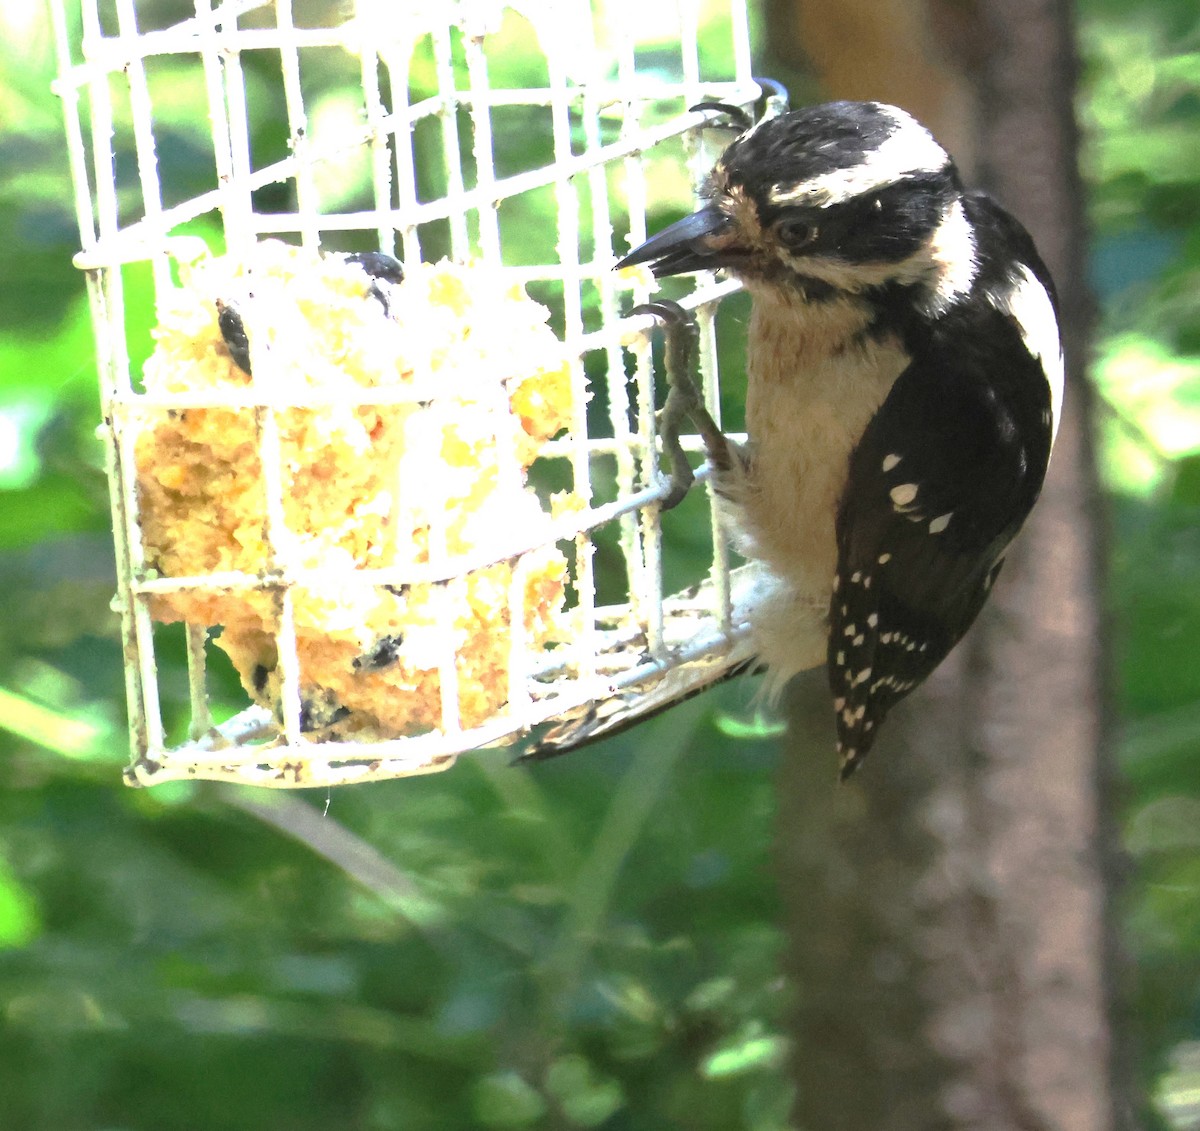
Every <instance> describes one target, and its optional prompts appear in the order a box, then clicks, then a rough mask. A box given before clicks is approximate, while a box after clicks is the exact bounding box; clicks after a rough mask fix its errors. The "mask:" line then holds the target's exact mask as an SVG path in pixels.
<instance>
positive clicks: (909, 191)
mask: <svg viewBox="0 0 1200 1131" xmlns="http://www.w3.org/2000/svg"><path fill="white" fill-rule="evenodd" d="M704 195H705V198H706V199H705V203H704V206H703V207H702V208H701V209H700V210H699V211H698V212H696V213H695V214H694V215H692V216H689V217H686V218H685V219H683V220H681V221H679V222H678V223H676V224H674V225H672V226H671V227H669V228H667V229H666V230H665V231H663V232H660V233H659V234H657V235H656V236H654V237H652V238H651V239H650V240H648V241H647V242H646V243H645V244H643V245H642V246H641V247H640V248H638V249H636V250H635V251H634V252H632V253H631V254H630V255H629V256H627V257H626V259H625V260H624V261H623V263H624V264H636V263H648V264H650V265H651V266H652V268H653V270H654V272H655V274H656V275H660V276H661V275H672V274H679V273H684V272H690V271H697V270H702V269H713V270H718V269H719V270H724V271H727V272H729V273H730V274H732V275H735V276H736V277H737V278H739V279H740V280H741V281H742V283H743V284H744V285H745V287H746V288H747V290H749V292H750V294H751V296H752V299H753V312H752V316H751V324H750V332H749V347H748V358H747V372H748V384H747V404H746V414H747V426H746V427H747V433H748V438H749V442H748V444H747V446H746V448H745V449H744V450H742V451H741V452H740V453H739V458H737V459H735V460H734V461H732V462H733V466H732V468H730V469H729V470H726V471H721V472H718V475H717V477H716V487H717V491H718V493H719V494H720V495H721V496H723V497H724V498H725V499H727V500H728V503H729V509H730V512H731V516H732V520H733V523H734V525H735V527H736V529H737V531H738V539H739V542H740V543H741V545H742V548H743V549H744V551H745V552H746V554H747V556H749V557H751V558H753V559H754V560H756V561H758V562H760V563H761V565H762V576H763V591H762V594H761V600H760V602H759V606H758V611H757V613H756V615H755V618H754V620H755V624H754V628H755V639H756V645H757V648H758V653H759V656H760V658H761V660H762V661H763V662H764V663H765V665H766V666H767V669H768V671H769V673H770V678H771V680H772V681H773V682H774V683H775V684H776V685H781V684H782V683H783V682H786V680H787V679H789V678H790V677H791V676H792V675H793V674H795V673H796V672H798V671H801V670H803V669H805V668H811V667H815V666H818V665H819V664H820V663H822V662H824V663H826V664H827V667H828V672H829V679H830V685H831V688H832V692H833V697H834V707H835V711H836V720H837V730H838V748H839V752H840V755H841V758H842V772H843V775H845V774H848V773H850V772H851V771H853V770H854V768H855V767H856V766H857V765H858V763H859V762H860V761H861V760H862V758H863V757H864V755H865V754H866V753H867V751H868V750H869V749H870V747H871V744H872V742H873V741H874V738H875V736H876V734H877V733H878V730H879V726H880V724H881V723H882V721H883V719H884V717H885V716H886V715H887V713H888V711H889V710H890V709H891V708H892V707H893V706H894V705H895V704H896V703H897V702H898V701H899V700H900V699H901V698H903V697H904V696H905V695H906V694H908V693H909V692H910V691H911V690H912V689H913V688H914V687H916V686H917V685H918V684H919V683H921V681H922V680H924V679H925V678H926V677H927V676H928V675H929V674H930V672H932V671H933V669H934V668H935V667H937V665H938V664H939V663H940V662H941V661H942V659H943V658H944V657H945V656H946V654H947V653H948V652H949V651H950V649H951V648H952V647H953V646H954V645H955V644H956V643H957V642H958V640H959V639H960V638H961V637H962V635H963V634H964V633H965V632H966V630H967V628H968V627H969V626H970V625H971V623H972V621H973V620H974V619H975V617H976V615H977V614H978V612H979V610H980V608H981V607H982V605H983V603H984V601H985V600H986V598H987V594H988V591H989V589H990V587H991V585H992V582H993V581H994V580H995V577H996V574H997V572H998V571H999V569H1000V566H1001V564H1002V562H1003V557H1004V553H1005V550H1006V548H1007V546H1008V545H1009V543H1010V541H1011V540H1012V538H1013V537H1014V535H1015V534H1016V533H1017V531H1018V530H1019V529H1020V527H1021V524H1022V523H1023V522H1024V520H1025V518H1026V517H1027V516H1028V514H1029V512H1030V509H1031V508H1032V507H1033V504H1034V502H1035V500H1036V499H1037V496H1038V493H1039V491H1040V489H1041V486H1042V481H1043V478H1044V476H1045V472H1046V467H1047V463H1048V461H1049V458H1050V449H1051V445H1052V443H1053V438H1054V434H1055V430H1056V428H1057V423H1058V416H1059V410H1060V406H1061V401H1062V391H1063V358H1062V348H1061V344H1060V339H1059V332H1058V317H1057V300H1056V298H1055V293H1054V286H1053V283H1052V282H1051V280H1050V277H1049V274H1048V273H1047V271H1046V268H1045V266H1044V265H1043V263H1042V261H1041V259H1040V258H1039V256H1038V254H1037V251H1036V249H1035V248H1034V245H1033V242H1032V240H1031V239H1030V237H1029V236H1028V234H1027V233H1026V232H1025V230H1024V229H1023V228H1022V227H1021V225H1020V224H1019V223H1018V222H1017V221H1016V220H1015V219H1013V218H1012V217H1011V216H1010V215H1009V214H1008V213H1006V212H1005V211H1004V210H1003V209H1001V208H1000V206H999V205H997V204H996V203H995V202H994V201H992V200H991V199H990V198H988V197H987V196H985V195H983V194H981V193H976V192H967V191H964V189H963V188H962V185H961V183H960V180H959V176H958V173H957V170H956V168H955V166H954V163H953V162H952V161H951V159H950V157H949V156H948V155H947V153H946V152H945V150H944V149H943V148H942V147H941V146H940V145H939V144H938V143H937V142H936V141H935V140H934V138H933V137H932V135H931V134H930V133H929V132H928V131H927V130H926V129H925V128H924V127H923V126H921V125H920V124H919V123H918V122H917V121H916V120H915V119H913V118H912V117H910V116H909V115H908V114H906V113H905V112H904V111H902V110H899V109H897V108H895V107H892V106H886V105H883V104H880V103H856V102H836V103H831V104H828V105H823V106H816V107H811V108H808V109H803V110H797V111H793V112H790V113H785V114H782V115H780V116H778V117H775V118H769V119H765V120H763V121H761V122H759V123H757V124H756V125H753V126H751V127H750V128H749V129H748V130H746V131H745V132H743V133H742V134H741V136H739V137H738V138H737V139H736V140H734V142H733V143H732V144H731V145H730V146H729V147H728V149H726V151H725V153H724V154H723V155H722V157H721V158H720V159H719V161H718V162H717V165H716V167H715V168H714V170H713V172H712V175H711V177H710V178H709V182H708V185H707V188H706V190H705V194H704Z"/></svg>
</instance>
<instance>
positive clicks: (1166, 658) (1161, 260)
mask: <svg viewBox="0 0 1200 1131" xmlns="http://www.w3.org/2000/svg"><path fill="white" fill-rule="evenodd" d="M1083 13H1084V19H1083V28H1082V44H1083V49H1084V57H1085V64H1086V67H1085V73H1086V76H1087V81H1086V83H1085V88H1084V94H1085V97H1084V100H1083V103H1082V107H1083V112H1084V119H1085V124H1086V125H1087V126H1088V127H1089V132H1088V146H1087V150H1086V163H1085V168H1086V171H1087V173H1088V174H1089V181H1090V185H1091V190H1092V216H1093V222H1094V224H1095V230H1096V244H1095V249H1094V256H1093V263H1094V270H1095V281H1096V285H1097V289H1098V291H1099V292H1100V295H1101V298H1102V299H1103V310H1104V318H1103V324H1102V335H1101V338H1100V341H1099V343H1098V351H1097V352H1098V356H1097V362H1096V366H1095V369H1094V372H1095V376H1096V387H1097V389H1098V391H1099V393H1100V395H1101V397H1102V404H1103V406H1104V408H1105V410H1106V411H1105V415H1104V416H1103V417H1102V419H1101V425H1102V428H1101V433H1100V438H1101V456H1102V461H1103V463H1102V466H1103V469H1104V472H1105V475H1106V477H1107V480H1108V483H1109V485H1110V488H1111V495H1112V507H1113V530H1114V534H1115V553H1114V556H1113V560H1112V572H1111V576H1112V595H1111V596H1112V601H1113V604H1114V607H1115V611H1116V614H1117V627H1118V634H1117V640H1118V646H1119V652H1118V656H1117V660H1118V672H1119V679H1120V682H1119V686H1120V691H1121V703H1120V706H1121V709H1122V713H1123V715H1124V718H1125V720H1126V721H1125V726H1124V731H1123V737H1122V740H1121V743H1120V754H1121V763H1122V768H1123V770H1124V772H1125V776H1126V781H1127V783H1128V795H1127V805H1126V821H1127V824H1126V830H1127V845H1128V849H1129V851H1130V853H1131V854H1132V856H1133V859H1134V860H1135V862H1136V865H1137V873H1136V875H1137V879H1136V881H1135V882H1134V883H1133V884H1132V885H1131V888H1130V891H1129V893H1128V896H1127V906H1128V909H1129V918H1128V926H1129V939H1130V941H1131V944H1132V946H1133V948H1134V952H1135V956H1136V960H1137V970H1138V986H1137V988H1138V998H1137V1004H1138V1011H1139V1022H1140V1025H1139V1028H1140V1031H1141V1034H1142V1037H1143V1044H1144V1049H1145V1052H1146V1054H1147V1067H1148V1069H1149V1070H1150V1071H1151V1072H1152V1073H1155V1074H1157V1073H1159V1072H1162V1075H1161V1076H1159V1077H1158V1078H1157V1080H1156V1082H1155V1083H1154V1084H1153V1086H1152V1089H1151V1090H1152V1092H1153V1094H1154V1096H1155V1099H1156V1101H1157V1104H1158V1107H1159V1110H1160V1113H1161V1114H1162V1115H1163V1117H1164V1118H1166V1119H1167V1120H1169V1121H1170V1123H1171V1124H1172V1125H1174V1126H1180V1127H1183V1126H1188V1127H1190V1126H1194V1118H1195V1117H1194V1112H1192V1113H1191V1114H1189V1112H1190V1111H1192V1109H1193V1108H1194V1102H1193V1101H1192V1100H1191V1099H1189V1095H1194V1066H1195V1061H1196V1050H1197V1049H1200V1044H1198V1043H1197V1042H1200V1012H1198V1007H1200V918H1198V917H1197V908H1200V843H1198V841H1197V838H1196V836H1195V834H1194V830H1195V828H1196V823H1195V822H1196V817H1197V815H1198V806H1200V676H1198V675H1197V673H1198V672H1200V663H1198V662H1197V658H1198V656H1200V412H1198V406H1200V307H1197V304H1196V301H1195V295H1196V294H1197V293H1200V227H1198V226H1197V221H1196V200H1197V199H1198V198H1200V158H1198V156H1197V149H1196V146H1195V143H1194V139H1195V130H1196V121H1197V110H1198V109H1200V51H1198V49H1200V20H1198V19H1197V15H1196V10H1195V5H1194V4H1191V3H1185V2H1183V0H1153V2H1151V3H1145V4H1139V5H1125V4H1118V3H1115V2H1110V0H1087V2H1086V3H1085V4H1084V5H1083ZM1164 1070H1165V1071H1164Z"/></svg>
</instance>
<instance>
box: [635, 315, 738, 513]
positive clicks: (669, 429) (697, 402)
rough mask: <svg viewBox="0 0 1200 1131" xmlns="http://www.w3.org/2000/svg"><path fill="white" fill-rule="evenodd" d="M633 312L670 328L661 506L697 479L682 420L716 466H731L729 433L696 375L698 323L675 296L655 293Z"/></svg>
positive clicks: (679, 498)
mask: <svg viewBox="0 0 1200 1131" xmlns="http://www.w3.org/2000/svg"><path fill="white" fill-rule="evenodd" d="M630 314H633V315H637V314H649V315H651V316H653V317H654V318H656V319H657V320H658V322H659V324H660V325H661V326H662V327H663V329H664V330H665V331H666V370H667V386H668V390H667V399H666V402H665V403H664V405H663V408H662V411H661V412H660V413H659V417H658V429H659V435H660V436H661V438H662V446H663V453H664V455H665V456H666V458H667V462H668V464H669V465H670V470H671V482H670V486H669V487H668V489H667V493H666V494H665V495H664V496H663V498H662V500H661V501H660V504H659V505H660V506H661V507H662V509H663V510H670V509H671V508H672V507H676V506H678V505H679V504H680V503H681V502H683V500H684V497H685V496H686V495H687V493H688V490H689V489H690V488H691V486H692V484H693V483H694V482H695V479H696V476H695V472H694V471H693V470H692V465H691V463H690V462H689V461H688V458H687V453H686V452H685V451H684V450H683V444H682V442H681V441H680V429H681V427H682V425H683V422H684V420H686V419H690V420H691V421H692V423H693V424H695V426H696V430H697V431H698V432H699V433H700V436H701V438H702V439H703V440H704V447H705V451H706V452H707V454H708V461H709V463H710V464H712V466H713V467H714V468H715V469H716V470H718V471H722V470H728V469H729V467H730V466H731V462H732V455H731V453H730V450H729V441H728V440H727V439H726V438H725V433H724V432H722V431H721V429H720V426H719V425H718V424H717V422H716V421H715V420H714V419H713V418H712V415H711V414H710V413H709V411H708V409H707V408H706V407H705V405H704V398H703V397H702V396H701V395H700V391H699V389H697V388H696V383H695V381H693V380H692V372H693V368H694V365H695V358H696V348H697V346H698V345H699V342H700V328H699V326H697V325H696V320H695V318H694V317H693V316H692V315H691V314H689V313H688V312H687V311H686V310H684V309H683V307H682V306H680V305H679V303H677V302H673V301H671V300H670V299H656V300H654V301H653V302H647V303H643V304H642V305H640V306H635V307H634V308H633V310H631V311H630Z"/></svg>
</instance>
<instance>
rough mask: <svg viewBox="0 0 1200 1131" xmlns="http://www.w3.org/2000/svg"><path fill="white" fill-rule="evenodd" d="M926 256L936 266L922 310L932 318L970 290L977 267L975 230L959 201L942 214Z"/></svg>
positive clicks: (942, 312)
mask: <svg viewBox="0 0 1200 1131" xmlns="http://www.w3.org/2000/svg"><path fill="white" fill-rule="evenodd" d="M929 256H930V258H931V259H932V260H933V262H934V264H935V265H936V266H937V269H938V276H937V284H936V285H935V286H934V288H933V290H932V293H931V294H930V296H929V300H928V302H927V303H926V310H927V312H928V313H929V314H932V315H934V316H935V317H936V316H937V315H940V314H944V313H945V312H946V311H947V310H949V309H950V307H951V306H953V305H954V302H955V300H956V299H959V298H962V297H963V296H964V295H967V294H969V293H970V291H971V284H972V283H973V282H975V275H976V272H977V271H978V269H979V263H978V260H977V259H976V257H975V229H974V228H972V227H971V221H970V220H968V219H967V213H966V210H965V209H964V208H963V204H962V201H961V200H956V201H955V202H954V203H953V204H951V205H950V207H949V208H947V209H946V211H945V212H944V213H943V215H942V222H941V223H940V224H938V226H937V228H936V230H935V231H934V233H933V239H932V240H931V241H930V245H929Z"/></svg>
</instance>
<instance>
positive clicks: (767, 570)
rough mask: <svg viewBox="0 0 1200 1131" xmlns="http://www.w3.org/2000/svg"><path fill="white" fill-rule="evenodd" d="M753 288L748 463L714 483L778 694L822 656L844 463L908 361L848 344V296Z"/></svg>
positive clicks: (880, 347) (857, 315)
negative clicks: (748, 581) (755, 598)
mask: <svg viewBox="0 0 1200 1131" xmlns="http://www.w3.org/2000/svg"><path fill="white" fill-rule="evenodd" d="M752 293H753V297H754V310H753V314H752V316H751V321H750V335H749V339H750V341H749V362H748V384H747V390H746V431H747V433H748V434H749V437H750V452H749V456H750V459H749V461H748V465H747V467H746V470H745V474H744V475H743V476H738V477H737V480H736V481H735V482H734V483H731V484H728V485H726V484H723V485H722V486H723V489H724V490H726V491H727V493H728V494H729V495H730V496H731V501H732V503H733V504H734V507H733V511H734V514H733V519H734V523H735V525H736V527H737V541H738V544H739V548H740V549H741V550H742V552H743V553H744V554H745V555H746V556H747V557H748V558H751V559H754V560H757V561H759V562H761V563H762V566H763V582H762V586H761V589H762V599H761V610H760V612H759V614H758V615H756V616H755V622H756V632H757V635H758V645H759V651H760V655H761V657H762V659H763V660H764V661H766V663H767V666H768V669H769V671H770V677H771V678H770V683H771V685H772V686H773V687H782V685H783V684H784V683H786V681H787V680H788V679H789V678H791V676H792V675H794V674H795V673H796V672H797V671H802V670H804V669H806V668H810V667H815V666H817V665H819V664H821V663H823V662H824V660H825V641H826V635H827V629H826V623H825V621H826V616H827V614H828V611H829V599H830V594H831V592H832V585H833V576H834V571H835V567H836V564H837V546H836V542H835V538H834V517H835V513H836V509H837V505H838V502H839V500H840V498H841V496H842V491H843V488H844V486H845V482H846V472H847V462H848V459H849V456H850V452H851V451H852V450H853V448H854V446H855V445H856V444H857V443H858V440H859V438H860V437H861V436H862V433H863V430H864V429H865V428H866V426H867V423H868V422H869V421H870V419H871V417H872V416H873V415H874V414H875V411H876V410H877V409H878V408H879V406H880V405H881V404H882V403H883V400H884V398H885V397H886V396H887V393H888V390H890V389H891V387H892V383H893V382H894V381H895V379H896V377H897V376H898V375H899V374H900V372H901V371H902V370H903V369H904V367H905V365H907V364H908V357H907V355H906V354H905V352H904V351H903V349H902V348H901V347H900V346H899V344H898V343H897V342H895V341H894V340H888V339H884V340H882V341H879V340H875V339H871V338H866V339H864V340H862V341H856V337H857V335H858V334H859V332H860V331H861V330H862V329H863V328H864V327H865V326H866V325H867V324H868V321H869V315H868V312H867V310H866V307H865V304H861V303H858V302H856V301H854V300H853V299H852V298H845V299H838V300H834V301H832V302H829V303H821V304H802V303H800V302H799V301H798V299H796V298H789V299H785V300H783V302H782V303H781V301H780V299H779V297H778V293H777V292H774V291H758V290H757V288H753V289H752ZM781 305H783V306H785V309H780V306H781Z"/></svg>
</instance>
